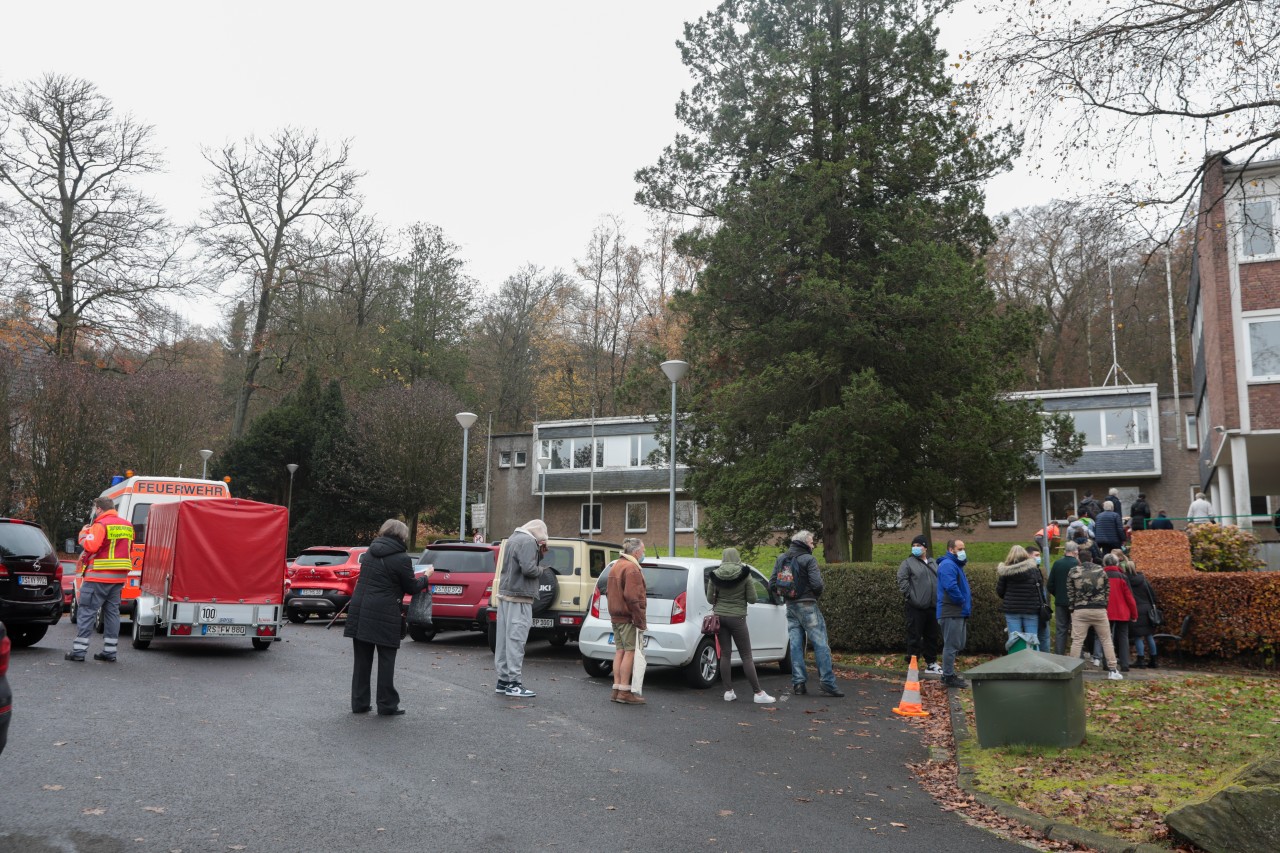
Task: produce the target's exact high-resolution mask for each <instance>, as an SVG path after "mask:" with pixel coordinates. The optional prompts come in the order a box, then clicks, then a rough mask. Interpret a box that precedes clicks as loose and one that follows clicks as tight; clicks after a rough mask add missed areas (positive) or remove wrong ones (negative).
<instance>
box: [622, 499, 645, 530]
mask: <svg viewBox="0 0 1280 853" xmlns="http://www.w3.org/2000/svg"><path fill="white" fill-rule="evenodd" d="M633 506H642V507H644V526H642V527H632V526H631V508H632V507H633ZM622 525H623V528H622V529H623V531H624V532H626V533H648V532H649V502H648V501H628V502H627V505H626V506H625V507H623V510H622Z"/></svg>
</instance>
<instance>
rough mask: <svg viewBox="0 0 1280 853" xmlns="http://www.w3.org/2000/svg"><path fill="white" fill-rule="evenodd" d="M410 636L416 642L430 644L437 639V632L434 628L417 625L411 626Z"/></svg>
mask: <svg viewBox="0 0 1280 853" xmlns="http://www.w3.org/2000/svg"><path fill="white" fill-rule="evenodd" d="M409 636H410V637H412V638H413V639H414V642H418V643H429V642H431V641H432V640H434V639H435V638H436V630H435V629H434V628H422V627H419V626H417V625H410V626H409Z"/></svg>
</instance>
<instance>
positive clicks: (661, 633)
mask: <svg viewBox="0 0 1280 853" xmlns="http://www.w3.org/2000/svg"><path fill="white" fill-rule="evenodd" d="M718 565H720V561H719V560H708V559H703V558H691V557H673V558H669V559H657V560H646V561H645V562H644V563H643V564H642V566H641V570H642V571H643V572H644V582H645V586H646V587H647V588H648V606H647V608H646V613H647V615H648V623H649V625H648V629H647V630H646V631H645V632H644V654H645V658H646V659H647V660H648V665H649V666H651V667H656V666H663V667H681V668H683V669H684V673H685V680H686V681H688V683H689V684H690V686H693V687H698V688H704V689H705V688H707V687H710V686H711V685H713V684H715V683H717V682H718V681H719V679H720V660H719V658H718V657H716V643H715V638H714V637H710V636H706V635H704V634H703V633H702V617H703V616H705V615H707V614H708V613H710V612H711V603H710V602H709V601H707V581H706V578H707V574H708V573H709V572H710V570H711V569H713V568H715V567H716V566H718ZM748 568H750V567H748ZM608 580H609V569H608V568H606V569H605V571H604V572H602V573H601V575H600V579H599V580H598V581H597V582H596V590H595V593H594V594H593V595H592V597H591V608H590V610H589V611H588V613H587V617H586V619H585V621H583V623H582V632H581V633H580V634H579V636H578V649H579V650H580V651H581V652H582V666H583V668H584V669H586V671H587V674H588V675H590V676H592V677H593V678H601V677H604V676H607V675H610V674H611V673H612V672H613V655H614V652H615V651H616V649H615V648H614V645H613V624H612V623H611V622H610V621H609V597H608V596H607V595H606V594H605V591H606V589H607V584H608ZM751 582H752V583H753V584H755V588H756V603H755V604H750V605H748V606H747V628H748V630H750V632H751V656H752V658H753V659H754V660H755V663H756V665H757V667H758V666H759V665H761V664H764V663H768V662H770V661H776V662H777V663H778V666H779V667H780V668H781V669H782V671H783V672H785V673H788V674H790V672H791V657H790V655H788V654H787V609H786V606H785V605H784V604H783V603H782V602H781V601H779V600H777V599H775V598H773V597H772V596H770V595H769V583H768V579H767V578H766V577H765V576H764V575H762V574H761V573H760V572H758V571H756V570H755V569H754V568H751ZM732 660H733V663H734V665H735V666H736V665H738V664H740V663H741V662H742V658H741V657H740V656H739V654H738V649H737V647H736V646H735V647H734V649H733V658H732Z"/></svg>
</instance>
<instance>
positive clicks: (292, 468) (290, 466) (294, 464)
mask: <svg viewBox="0 0 1280 853" xmlns="http://www.w3.org/2000/svg"><path fill="white" fill-rule="evenodd" d="M284 467H285V468H287V469H288V470H289V502H288V506H287V509H288V511H289V517H290V518H292V517H293V475H294V474H295V473H297V471H298V463H297V462H290V463H289V464H288V465H286V466H284Z"/></svg>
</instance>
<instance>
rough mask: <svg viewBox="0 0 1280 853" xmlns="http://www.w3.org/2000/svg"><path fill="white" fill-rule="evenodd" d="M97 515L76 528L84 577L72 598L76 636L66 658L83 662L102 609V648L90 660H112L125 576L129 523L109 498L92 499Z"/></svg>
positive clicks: (130, 533)
mask: <svg viewBox="0 0 1280 853" xmlns="http://www.w3.org/2000/svg"><path fill="white" fill-rule="evenodd" d="M93 506H94V509H95V511H96V512H97V516H95V517H94V519H93V521H92V522H90V523H89V524H86V525H85V526H84V528H83V529H82V530H81V531H80V536H79V540H80V544H81V545H82V546H83V547H84V577H83V580H82V582H81V584H80V592H79V594H78V595H77V598H76V639H75V642H74V643H72V644H71V651H69V652H67V654H66V655H65V657H66V659H67V660H73V661H83V660H84V655H85V652H87V651H89V635H90V634H91V633H93V622H94V619H95V618H96V617H97V615H98V610H99V609H101V610H102V623H103V627H104V629H105V630H104V631H103V637H102V651H101V652H99V653H98V654H95V655H94V656H93V659H94V660H103V661H107V662H109V663H114V662H115V659H116V644H117V642H118V641H119V637H120V593H121V591H122V590H123V589H124V583H125V581H126V580H128V578H129V569H130V567H131V564H130V552H131V551H132V550H133V525H131V524H130V523H129V522H127V521H125V520H124V519H123V518H121V517H120V516H118V515H116V505H115V503H114V502H112V500H111V498H97V499H96V500H94V502H93Z"/></svg>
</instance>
